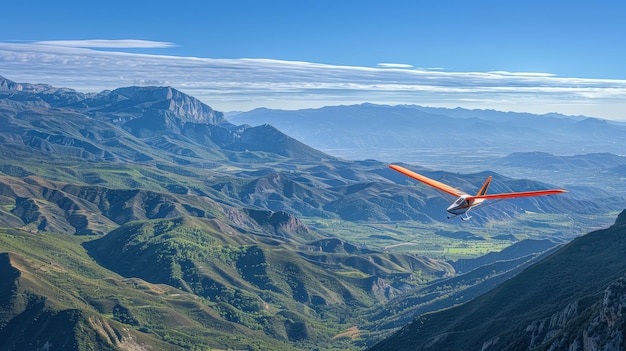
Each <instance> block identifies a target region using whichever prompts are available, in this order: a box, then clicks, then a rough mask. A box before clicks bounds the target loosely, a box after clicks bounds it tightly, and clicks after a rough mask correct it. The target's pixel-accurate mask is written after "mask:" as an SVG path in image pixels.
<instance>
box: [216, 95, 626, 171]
mask: <svg viewBox="0 0 626 351" xmlns="http://www.w3.org/2000/svg"><path fill="white" fill-rule="evenodd" d="M228 119H229V120H230V121H231V122H233V123H236V124H243V123H245V124H250V125H260V124H265V123H269V124H271V125H273V126H275V127H276V128H278V129H279V130H281V131H283V132H285V133H287V134H289V135H291V136H292V137H294V138H296V139H298V140H300V141H302V142H304V143H306V144H307V145H310V146H312V147H314V148H317V149H320V150H329V151H330V150H332V151H333V152H334V153H335V154H341V155H351V156H352V158H355V159H365V158H376V159H381V160H382V159H384V160H388V161H397V160H402V159H404V160H409V159H411V160H415V155H411V150H418V149H424V150H426V151H428V150H440V151H444V150H445V151H446V152H448V153H452V154H458V155H471V154H472V153H475V154H481V153H491V154H496V155H500V156H503V155H506V154H509V153H513V152H519V151H521V150H524V151H541V152H550V153H554V154H564V155H575V154H586V153H592V152H613V153H616V154H620V155H624V154H626V139H624V137H623V136H624V133H625V132H626V125H623V124H619V123H611V122H609V121H606V120H601V119H596V118H586V117H581V116H577V117H569V116H563V115H559V114H554V113H553V114H546V115H534V114H529V113H514V112H500V111H494V110H465V109H461V108H457V109H443V108H429V107H423V106H417V105H400V106H385V105H373V104H362V105H350V106H329V107H323V108H319V109H305V110H295V111H289V110H271V109H264V108H261V109H255V110H252V111H249V112H242V113H233V114H229V115H228ZM359 150H360V151H359ZM386 150H392V152H393V153H392V155H393V157H396V158H395V159H390V157H392V156H390V155H389V152H388V151H386Z"/></svg>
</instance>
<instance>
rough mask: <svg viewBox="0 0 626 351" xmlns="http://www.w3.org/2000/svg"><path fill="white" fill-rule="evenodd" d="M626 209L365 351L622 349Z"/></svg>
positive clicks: (420, 317) (414, 322)
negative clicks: (493, 285)
mask: <svg viewBox="0 0 626 351" xmlns="http://www.w3.org/2000/svg"><path fill="white" fill-rule="evenodd" d="M625 251H626V210H625V211H623V212H622V213H621V214H620V215H619V217H618V218H617V220H616V222H615V224H614V225H613V226H611V227H610V228H607V229H603V230H598V231H595V232H592V233H589V234H587V235H585V236H583V237H580V238H578V239H575V240H574V241H572V242H570V243H569V244H567V245H565V246H564V247H563V248H561V249H559V250H558V251H557V252H555V253H554V254H552V255H551V256H549V257H548V258H546V259H544V260H543V261H541V262H539V263H537V264H534V265H532V266H531V267H529V268H527V269H526V270H524V271H523V272H522V273H520V274H519V275H517V276H516V277H515V278H512V279H510V280H508V281H507V282H505V283H503V284H502V285H500V286H498V287H497V288H495V289H494V290H492V291H491V292H489V293H487V294H485V295H483V296H481V297H479V298H477V299H475V300H472V301H470V302H468V303H466V304H463V305H461V306H458V307H455V308H451V309H448V310H443V311H440V312H436V313H430V314H424V315H421V316H419V317H418V318H417V319H416V320H415V321H413V322H412V323H410V324H408V325H407V326H405V327H404V328H402V329H401V330H400V331H398V332H397V333H395V334H394V335H393V336H391V337H389V338H388V339H386V340H383V341H381V342H379V343H378V344H376V345H374V346H373V347H372V348H371V349H370V350H372V351H381V350H574V349H583V348H584V349H585V350H587V349H589V350H591V349H594V350H595V349H603V350H618V349H623V348H624V347H625V346H626V345H625V344H624V337H623V335H624V331H625V328H624V327H625V319H624V315H623V311H624V310H625V309H626V277H625V273H626V260H624V259H623V257H624V252H625Z"/></svg>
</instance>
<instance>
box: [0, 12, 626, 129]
mask: <svg viewBox="0 0 626 351" xmlns="http://www.w3.org/2000/svg"><path fill="white" fill-rule="evenodd" d="M2 9H3V10H2V14H0V18H2V23H3V28H4V29H3V30H2V31H1V32H0V75H2V76H4V77H6V78H8V79H11V80H14V81H18V82H46V83H50V84H52V85H55V86H64V87H70V88H74V89H77V90H79V91H87V92H92V91H93V92H96V91H100V90H103V89H112V88H116V87H120V86H128V85H171V86H173V87H175V88H178V89H180V90H182V91H184V92H186V93H189V94H191V95H193V96H196V97H198V98H200V99H201V100H203V101H204V102H205V103H207V104H209V105H210V106H211V107H213V108H215V109H217V110H221V111H232V110H249V109H252V108H255V107H270V108H286V109H297V108H309V107H320V106H324V105H338V104H352V103H362V102H372V103H384V104H419V105H427V106H442V107H457V106H461V107H466V108H483V109H498V110H506V111H509V110H511V111H526V112H534V113H547V112H561V113H565V114H570V115H578V114H584V115H589V116H597V117H602V118H607V119H619V120H626V68H625V65H624V62H626V45H624V38H626V21H624V20H623V18H624V17H625V16H626V1H623V0H611V1H607V0H598V1H577V0H570V1H565V0H558V1H554V0H553V1H551V0H543V1H538V0H527V1H502V0H500V1H485V0H482V1H462V0H458V1H445V0H444V1H393V0H387V1H365V0H362V1H353V0H343V1H341V0H333V1H327V0H317V1H295V0H294V1H285V0H282V1H278V0H266V1H240V0H221V1H178V2H167V3H160V2H140V1H128V0H127V1H117V0H115V1H107V2H100V1H98V2H96V1H93V2H91V1H63V0H59V1H38V2H33V1H20V2H14V1H10V2H8V3H6V4H3V5H2Z"/></svg>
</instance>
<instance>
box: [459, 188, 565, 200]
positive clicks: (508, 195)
mask: <svg viewBox="0 0 626 351" xmlns="http://www.w3.org/2000/svg"><path fill="white" fill-rule="evenodd" d="M566 192H567V190H563V189H550V190H536V191H521V192H518V193H504V194H490V195H480V196H469V197H468V198H467V199H468V200H470V199H485V200H490V199H510V198H515V197H527V196H542V195H555V194H560V193H566Z"/></svg>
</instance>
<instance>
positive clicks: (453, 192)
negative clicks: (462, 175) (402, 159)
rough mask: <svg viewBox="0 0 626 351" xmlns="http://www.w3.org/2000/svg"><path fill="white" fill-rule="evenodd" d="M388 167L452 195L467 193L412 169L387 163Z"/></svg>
mask: <svg viewBox="0 0 626 351" xmlns="http://www.w3.org/2000/svg"><path fill="white" fill-rule="evenodd" d="M389 168H391V169H393V170H394V171H398V172H400V173H402V174H404V175H406V176H409V177H411V178H413V179H415V180H419V181H420V182H422V183H424V184H426V185H430V186H432V187H433V188H437V189H439V190H441V191H444V192H446V193H448V194H450V195H454V196H461V195H467V194H466V193H465V192H463V191H461V190H459V189H456V188H453V187H451V186H449V185H446V184H443V183H441V182H438V181H436V180H434V179H430V178H428V177H424V176H423V175H421V174H417V173H415V172H413V171H409V170H408V169H406V168H404V167H400V166H396V165H389Z"/></svg>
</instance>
